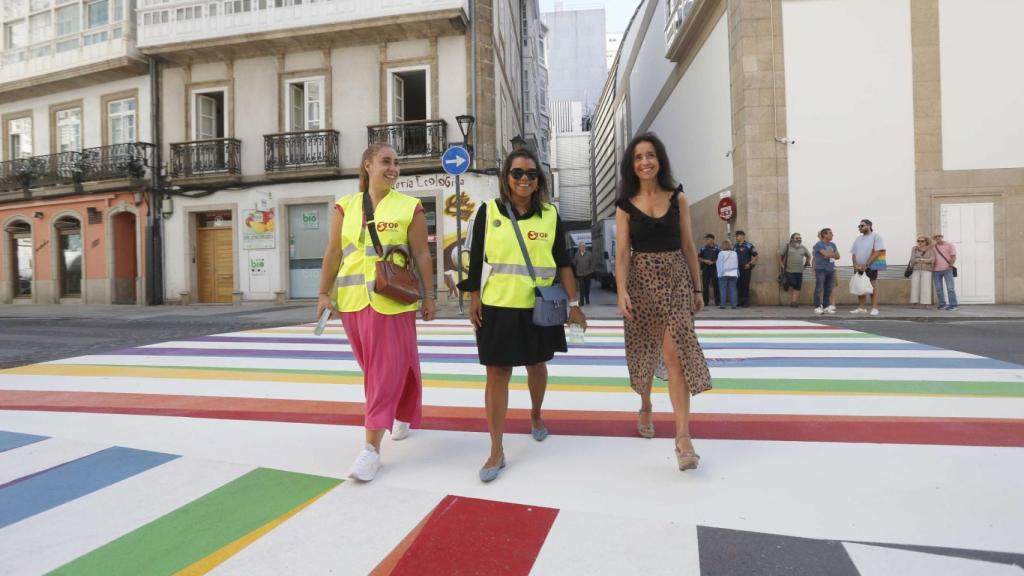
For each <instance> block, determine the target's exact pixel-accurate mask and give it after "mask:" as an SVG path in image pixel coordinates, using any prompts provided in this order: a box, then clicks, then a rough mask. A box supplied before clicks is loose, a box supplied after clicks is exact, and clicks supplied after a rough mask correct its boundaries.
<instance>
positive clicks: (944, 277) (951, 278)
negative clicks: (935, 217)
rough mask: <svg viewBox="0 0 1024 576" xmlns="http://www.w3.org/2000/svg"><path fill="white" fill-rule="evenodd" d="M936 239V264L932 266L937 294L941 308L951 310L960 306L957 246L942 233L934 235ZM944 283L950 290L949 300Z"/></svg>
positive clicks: (947, 289)
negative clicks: (957, 284) (944, 289)
mask: <svg viewBox="0 0 1024 576" xmlns="http://www.w3.org/2000/svg"><path fill="white" fill-rule="evenodd" d="M933 238H934V239H935V266H934V267H933V268H932V279H933V280H934V281H935V294H936V296H938V298H939V310H948V311H950V312H952V311H954V310H958V309H959V308H960V305H959V303H958V302H957V299H956V246H954V245H953V244H950V243H949V242H946V239H945V238H943V237H942V234H936V235H935V236H933ZM943 283H945V288H946V291H947V292H949V300H948V302H947V300H946V294H945V292H943V290H942V288H943Z"/></svg>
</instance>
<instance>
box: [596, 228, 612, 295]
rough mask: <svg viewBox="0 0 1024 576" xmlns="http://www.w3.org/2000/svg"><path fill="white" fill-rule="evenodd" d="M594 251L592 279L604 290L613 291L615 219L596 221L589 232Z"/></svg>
mask: <svg viewBox="0 0 1024 576" xmlns="http://www.w3.org/2000/svg"><path fill="white" fill-rule="evenodd" d="M590 240H591V242H592V243H593V250H594V279H595V280H597V281H598V282H600V283H601V288H604V289H605V290H615V218H614V217H611V218H602V219H601V220H598V221H597V223H596V224H594V227H593V228H592V229H591V231H590Z"/></svg>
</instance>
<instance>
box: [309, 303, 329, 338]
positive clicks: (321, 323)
mask: <svg viewBox="0 0 1024 576" xmlns="http://www.w3.org/2000/svg"><path fill="white" fill-rule="evenodd" d="M331 312H332V310H331V309H330V308H324V313H323V314H321V315H320V320H318V321H317V323H316V328H314V329H313V334H315V335H316V336H320V335H321V334H323V333H324V329H325V328H327V321H328V320H330V319H331Z"/></svg>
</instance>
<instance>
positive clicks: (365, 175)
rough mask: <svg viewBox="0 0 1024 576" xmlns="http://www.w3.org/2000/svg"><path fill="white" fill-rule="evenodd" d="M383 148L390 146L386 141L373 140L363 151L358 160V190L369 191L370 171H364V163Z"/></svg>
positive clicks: (370, 160) (369, 160) (371, 159)
mask: <svg viewBox="0 0 1024 576" xmlns="http://www.w3.org/2000/svg"><path fill="white" fill-rule="evenodd" d="M384 148H391V145H390V144H388V143H387V142H373V143H372V144H370V145H369V146H367V148H366V150H364V151H363V157H362V159H361V160H359V191H360V192H369V191H370V173H369V172H367V171H366V163H367V162H372V161H373V158H374V157H375V156H376V155H377V153H378V152H380V151H381V150H382V149H384Z"/></svg>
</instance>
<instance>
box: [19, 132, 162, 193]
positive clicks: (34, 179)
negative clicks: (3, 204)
mask: <svg viewBox="0 0 1024 576" xmlns="http://www.w3.org/2000/svg"><path fill="white" fill-rule="evenodd" d="M152 149H153V145H152V144H148V143H145V142H133V143H130V144H114V145H112V146H100V147H97V148H86V149H85V150H82V151H81V152H74V151H73V152H59V153H57V154H48V155H46V156H32V157H30V158H20V159H17V160H9V161H7V162H0V191H10V190H24V191H26V193H27V192H28V191H29V190H30V189H34V188H46V187H50V188H53V191H54V192H56V193H63V192H67V191H68V190H67V189H66V188H67V187H71V186H75V185H76V184H81V185H82V191H83V192H87V193H88V192H96V191H100V190H101V189H106V188H110V187H111V186H109V185H107V186H105V185H103V184H101V183H104V182H107V183H108V184H109V183H110V181H112V180H125V179H127V180H138V179H141V178H144V177H145V176H146V172H147V169H148V168H149V166H150V155H151V150H152ZM126 185H130V184H126V183H124V182H116V183H113V186H114V187H123V186H126Z"/></svg>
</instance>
